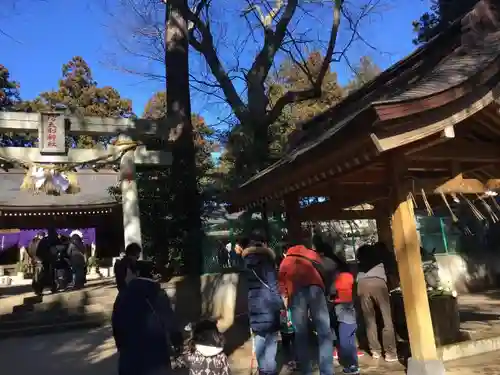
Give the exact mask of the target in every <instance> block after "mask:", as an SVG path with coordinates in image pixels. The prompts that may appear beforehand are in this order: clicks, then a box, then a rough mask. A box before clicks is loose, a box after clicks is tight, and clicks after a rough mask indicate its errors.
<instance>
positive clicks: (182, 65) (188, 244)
mask: <svg viewBox="0 0 500 375" xmlns="http://www.w3.org/2000/svg"><path fill="white" fill-rule="evenodd" d="M166 6H167V10H166V20H165V21H166V28H165V44H166V52H165V54H166V56H165V61H166V77H167V88H166V91H167V116H169V117H173V118H177V119H179V120H178V121H179V124H178V126H177V129H176V134H175V135H174V137H173V138H174V139H173V149H172V153H173V164H172V176H173V181H172V183H173V184H175V185H174V190H175V193H174V194H175V197H174V204H173V210H172V211H173V212H172V213H173V215H174V217H173V220H176V221H178V222H179V225H180V227H179V228H178V229H179V232H180V235H181V243H180V247H181V249H182V250H183V252H184V262H185V263H184V264H185V267H186V270H187V271H188V272H189V273H190V274H199V273H201V271H202V259H203V256H202V250H201V245H202V227H201V224H202V223H201V197H200V194H199V191H198V183H197V175H196V174H197V168H196V155H195V145H194V137H193V124H192V123H191V100H190V93H189V58H188V57H189V56H188V53H189V40H188V24H187V21H186V19H184V18H183V17H182V15H181V12H180V10H181V9H183V8H186V7H187V0H169V1H168V2H166ZM171 138H172V137H171Z"/></svg>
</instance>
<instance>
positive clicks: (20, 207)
mask: <svg viewBox="0 0 500 375" xmlns="http://www.w3.org/2000/svg"><path fill="white" fill-rule="evenodd" d="M25 174H26V172H25V170H23V169H12V170H9V171H2V172H0V210H2V211H30V210H33V211H36V210H49V211H56V210H76V209H92V208H94V209H99V208H106V207H113V206H116V205H117V204H118V202H117V201H116V200H115V199H114V198H113V197H112V196H111V195H110V194H109V192H108V188H109V187H111V186H115V185H116V184H117V182H118V173H116V172H113V171H102V170H101V171H99V172H94V171H92V170H80V171H78V173H77V179H78V185H79V186H80V188H81V191H80V192H79V193H77V194H62V195H59V196H54V195H47V194H45V193H40V194H33V193H32V192H30V191H24V190H21V189H20V187H21V184H22V182H23V179H24V176H25Z"/></svg>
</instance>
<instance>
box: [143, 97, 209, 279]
mask: <svg viewBox="0 0 500 375" xmlns="http://www.w3.org/2000/svg"><path fill="white" fill-rule="evenodd" d="M166 115H167V96H166V93H165V91H160V92H157V93H155V94H154V95H153V96H152V97H151V98H150V99H149V100H148V102H147V103H146V106H145V108H144V112H143V118H147V119H162V118H165V117H166ZM191 122H192V124H193V138H194V139H193V141H194V145H195V158H196V170H195V171H194V172H193V173H195V174H196V176H195V178H196V180H195V181H196V182H197V186H196V189H197V192H198V194H199V195H200V197H201V201H202V205H203V207H206V208H208V207H207V204H208V202H209V201H211V200H212V199H213V197H212V196H211V192H212V189H211V188H212V185H213V180H212V178H211V177H210V174H209V171H211V170H212V169H213V166H214V165H213V161H212V157H211V152H212V151H213V149H214V145H215V143H214V141H213V138H212V136H213V130H212V129H210V128H209V127H208V126H207V124H206V123H205V120H204V119H203V117H201V116H200V115H196V114H192V115H191ZM169 149H170V150H172V144H171V143H170V145H169ZM186 152H188V150H183V149H179V150H177V153H176V154H174V155H173V156H174V158H184V157H186V156H187V155H185V153H186ZM138 181H139V194H140V201H139V202H140V204H141V216H142V217H141V222H142V225H143V233H144V237H145V240H146V241H145V242H147V246H148V251H149V252H150V254H151V255H155V256H157V257H160V258H161V260H162V262H164V263H168V264H170V265H171V266H172V267H174V268H175V269H179V268H180V269H184V268H187V267H190V263H192V261H193V260H191V262H188V259H186V258H187V257H188V256H192V255H193V254H191V253H189V252H186V249H185V243H186V239H185V237H186V235H188V233H189V228H188V226H187V222H188V220H189V218H188V215H187V214H186V210H185V205H186V204H187V203H188V202H186V201H185V199H183V195H184V191H185V190H186V187H185V180H183V178H182V176H179V171H178V170H177V169H175V168H172V167H169V168H164V169H162V170H159V169H155V170H149V171H142V172H140V173H139V176H138ZM203 202H204V203H205V204H203ZM205 212H206V210H202V212H201V214H202V215H203V214H204V213H205ZM199 219H200V218H199ZM165 233H168V235H167V236H166V235H165ZM166 249H168V250H166ZM197 251H198V252H200V251H201V249H200V248H199V247H198V250H197ZM200 254H201V253H200ZM191 266H193V267H194V265H192V264H191Z"/></svg>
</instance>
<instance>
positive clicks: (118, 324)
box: [111, 261, 183, 375]
mask: <svg viewBox="0 0 500 375" xmlns="http://www.w3.org/2000/svg"><path fill="white" fill-rule="evenodd" d="M135 271H136V274H135V275H134V276H132V277H130V278H128V279H127V281H126V282H127V287H126V288H124V289H122V290H120V292H119V293H118V296H117V297H116V300H115V304H114V306H113V314H112V318H111V322H112V329H113V337H114V339H115V343H116V349H117V351H118V375H160V374H169V373H171V370H172V368H171V363H170V355H171V354H173V353H172V350H171V347H172V346H174V347H176V348H182V343H183V339H182V334H181V333H180V329H179V327H178V325H177V320H176V319H175V315H174V311H173V309H172V306H171V303H170V299H169V297H168V295H167V294H166V292H165V291H164V290H163V289H162V288H161V285H160V283H158V282H157V281H156V280H155V279H154V272H153V271H154V266H153V264H152V262H145V261H138V262H137V263H136V264H135Z"/></svg>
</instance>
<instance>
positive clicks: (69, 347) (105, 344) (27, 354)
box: [0, 327, 500, 375]
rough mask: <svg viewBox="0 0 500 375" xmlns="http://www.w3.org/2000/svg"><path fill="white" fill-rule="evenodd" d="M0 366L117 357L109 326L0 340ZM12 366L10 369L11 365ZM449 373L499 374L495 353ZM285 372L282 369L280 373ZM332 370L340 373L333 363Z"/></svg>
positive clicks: (103, 370) (244, 359) (367, 367)
mask: <svg viewBox="0 0 500 375" xmlns="http://www.w3.org/2000/svg"><path fill="white" fill-rule="evenodd" d="M0 352H1V353H2V355H1V356H0V366H1V367H2V368H3V369H4V373H5V374H6V375H14V374H16V375H31V374H33V373H38V372H39V371H43V373H50V374H53V375H66V374H68V373H71V374H73V375H108V374H114V373H116V368H117V367H116V366H117V363H116V361H117V356H116V350H115V347H114V342H113V338H112V335H111V328H110V327H103V328H99V329H93V330H89V331H85V332H83V331H71V332H66V333H62V334H54V335H46V336H36V337H26V338H17V339H8V340H1V341H0ZM250 360H251V350H250V348H249V346H248V345H247V346H244V347H242V348H241V349H239V350H237V351H236V352H234V353H233V354H232V355H231V357H230V366H231V369H232V373H233V374H235V375H249V374H250V373H255V371H254V372H251V370H250ZM12 366H14V368H15V369H14V368H13V367H12ZM445 367H446V370H447V374H449V375H474V374H488V375H498V374H500V357H499V356H498V353H497V352H493V353H486V354H482V355H478V356H475V357H470V358H465V359H461V360H457V361H451V362H447V363H446V365H445ZM361 369H362V374H366V375H382V374H384V375H385V374H394V375H403V374H404V373H405V372H404V369H403V367H402V366H400V365H398V364H396V365H387V364H384V363H383V362H374V361H372V360H371V359H370V358H369V357H368V356H366V357H364V358H363V359H362V360H361ZM288 373H289V372H288V371H286V370H285V369H283V370H282V371H281V373H280V374H282V375H286V374H288ZM336 373H337V374H339V373H341V369H340V368H339V367H338V366H337V367H336Z"/></svg>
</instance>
